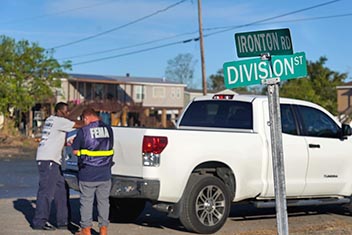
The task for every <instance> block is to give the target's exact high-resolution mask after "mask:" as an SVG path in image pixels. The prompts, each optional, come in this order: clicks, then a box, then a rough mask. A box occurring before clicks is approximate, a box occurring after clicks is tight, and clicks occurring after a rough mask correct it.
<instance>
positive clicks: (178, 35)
mask: <svg viewBox="0 0 352 235" xmlns="http://www.w3.org/2000/svg"><path fill="white" fill-rule="evenodd" d="M347 16H352V13H346V14H339V15H329V16H317V17H307V18H299V19H291V20H280V21H271V22H262V23H257V24H256V25H264V24H273V23H289V22H299V21H309V20H322V19H330V18H339V17H347ZM232 27H241V26H233V25H232V26H219V27H209V28H203V30H204V31H211V30H218V29H228V28H232ZM195 33H198V31H193V32H188V33H181V34H177V35H174V36H170V37H165V38H160V39H156V40H151V41H147V42H141V43H137V44H132V45H129V46H123V47H117V48H111V49H106V50H101V51H95V52H91V53H85V54H80V55H76V56H68V57H63V58H58V60H67V59H74V58H80V57H86V56H92V55H99V54H105V53H110V52H112V51H119V50H123V49H129V48H134V47H139V46H144V45H149V44H153V43H156V42H161V41H165V40H168V39H172V38H177V37H181V36H184V35H188V34H195ZM194 40H197V38H195V39H193V38H192V39H187V40H183V41H182V43H186V42H191V41H194Z"/></svg>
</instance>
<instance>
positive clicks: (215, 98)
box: [213, 94, 234, 100]
mask: <svg viewBox="0 0 352 235" xmlns="http://www.w3.org/2000/svg"><path fill="white" fill-rule="evenodd" d="M233 97H234V95H228V94H224V95H221V94H217V95H213V100H232V99H233Z"/></svg>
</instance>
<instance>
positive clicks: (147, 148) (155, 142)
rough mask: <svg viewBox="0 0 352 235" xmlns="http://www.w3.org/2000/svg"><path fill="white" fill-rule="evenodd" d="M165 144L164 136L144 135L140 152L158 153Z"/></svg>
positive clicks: (165, 138)
mask: <svg viewBox="0 0 352 235" xmlns="http://www.w3.org/2000/svg"><path fill="white" fill-rule="evenodd" d="M166 145H167V137H166V136H144V138H143V147H142V152H143V153H154V154H160V153H161V152H162V151H163V150H164V148H165V147H166Z"/></svg>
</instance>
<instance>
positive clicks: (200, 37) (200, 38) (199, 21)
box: [198, 0, 207, 95]
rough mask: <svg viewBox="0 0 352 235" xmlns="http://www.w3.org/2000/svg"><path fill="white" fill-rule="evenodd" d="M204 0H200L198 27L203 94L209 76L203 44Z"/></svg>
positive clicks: (204, 93)
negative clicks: (206, 71) (207, 75)
mask: <svg viewBox="0 0 352 235" xmlns="http://www.w3.org/2000/svg"><path fill="white" fill-rule="evenodd" d="M201 5H202V0H198V27H199V43H200V44H199V45H200V60H201V65H202V84H203V95H206V94H207V78H206V74H205V59H204V44H203V23H202V6H201Z"/></svg>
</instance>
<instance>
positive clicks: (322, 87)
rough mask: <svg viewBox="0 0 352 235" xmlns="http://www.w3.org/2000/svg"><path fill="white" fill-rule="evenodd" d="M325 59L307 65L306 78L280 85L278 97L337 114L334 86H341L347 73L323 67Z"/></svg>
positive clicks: (321, 58)
mask: <svg viewBox="0 0 352 235" xmlns="http://www.w3.org/2000/svg"><path fill="white" fill-rule="evenodd" d="M326 61H327V58H326V57H320V58H319V60H318V61H316V62H308V63H307V71H308V77H307V78H300V79H292V80H288V81H285V82H283V83H282V85H281V88H280V96H282V97H290V98H297V99H303V100H308V101H312V102H314V103H317V104H319V105H321V106H323V107H324V108H326V109H327V110H328V111H330V112H331V113H333V114H337V95H336V86H339V85H341V84H343V82H344V81H345V79H346V78H347V73H338V72H336V71H332V70H330V69H329V68H327V67H326V66H325V63H326Z"/></svg>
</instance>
